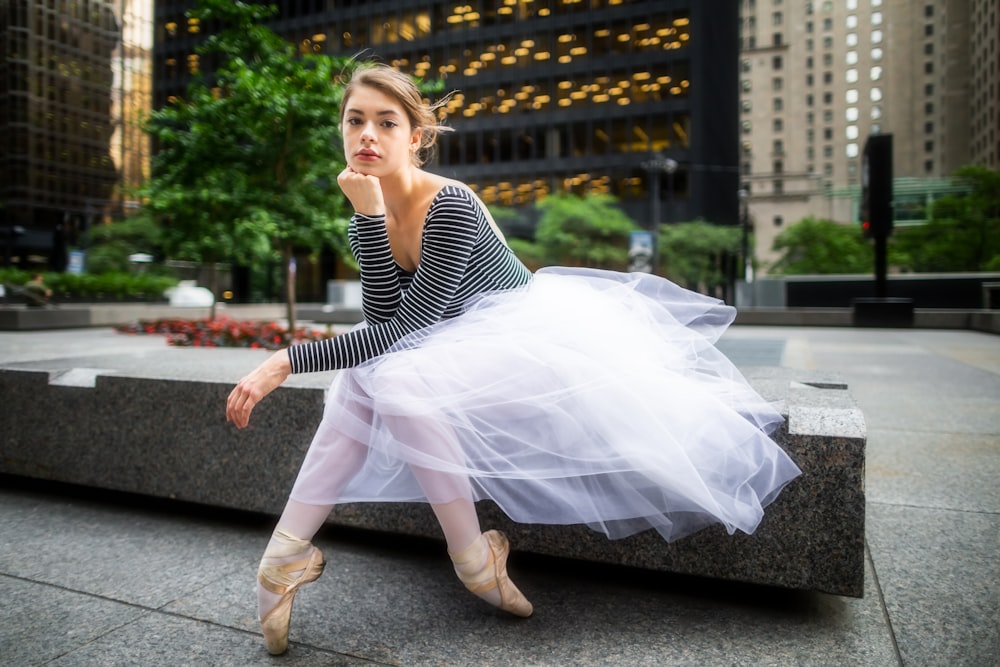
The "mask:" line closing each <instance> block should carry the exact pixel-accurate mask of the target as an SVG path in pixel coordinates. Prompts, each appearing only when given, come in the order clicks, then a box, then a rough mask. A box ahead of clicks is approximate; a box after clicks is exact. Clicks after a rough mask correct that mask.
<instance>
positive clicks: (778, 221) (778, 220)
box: [774, 215, 785, 227]
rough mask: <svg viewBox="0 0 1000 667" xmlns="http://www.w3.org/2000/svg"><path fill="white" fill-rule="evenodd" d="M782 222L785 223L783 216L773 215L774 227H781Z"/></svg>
mask: <svg viewBox="0 0 1000 667" xmlns="http://www.w3.org/2000/svg"><path fill="white" fill-rule="evenodd" d="M783 224H785V219H784V218H782V217H781V216H780V215H776V216H774V226H775V227H781V226H782V225H783Z"/></svg>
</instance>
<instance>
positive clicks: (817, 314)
mask: <svg viewBox="0 0 1000 667" xmlns="http://www.w3.org/2000/svg"><path fill="white" fill-rule="evenodd" d="M735 324H742V325H750V326H786V327H851V326H856V324H857V323H856V322H855V320H854V310H853V309H852V308H754V307H749V308H740V309H738V310H737V312H736V321H735ZM906 326H907V328H911V327H912V328H916V329H973V330H975V331H985V332H989V333H1000V310H952V309H945V308H915V309H913V320H912V322H911V323H910V324H907V325H906Z"/></svg>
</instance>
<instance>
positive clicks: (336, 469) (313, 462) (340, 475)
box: [257, 377, 372, 619]
mask: <svg viewBox="0 0 1000 667" xmlns="http://www.w3.org/2000/svg"><path fill="white" fill-rule="evenodd" d="M344 382H346V383H349V384H348V386H351V388H352V389H353V388H355V387H356V384H355V383H354V381H353V379H352V378H350V377H346V378H345V379H344ZM348 393H349V392H348ZM338 394H339V396H340V397H343V396H345V392H344V391H343V385H341V389H339V390H338ZM337 419H356V420H360V421H361V422H362V423H367V424H370V423H371V419H372V415H371V411H370V410H368V409H367V408H365V407H364V406H361V405H359V404H358V402H357V401H351V400H344V401H343V402H342V403H339V404H338V403H337V402H336V401H332V402H331V403H330V404H328V407H327V410H326V412H325V413H324V416H323V421H322V422H321V423H320V425H319V428H318V429H317V430H316V435H315V436H314V437H313V441H312V444H310V446H309V453H308V455H307V456H306V460H305V461H304V462H303V466H302V469H301V470H300V471H299V475H298V478H297V479H296V481H295V487H294V488H293V490H292V494H291V495H292V496H293V497H290V498H289V499H288V501H287V503H286V504H285V509H284V511H283V512H282V513H281V517H280V518H279V519H278V523H277V525H276V527H275V529H274V532H273V533H272V534H271V539H270V540H269V541H268V543H267V547H266V549H265V550H264V556H263V557H262V558H261V562H260V569H259V572H261V573H267V572H275V571H276V568H277V569H281V568H282V567H283V566H284V567H287V566H288V565H289V564H292V563H296V562H300V563H302V564H303V569H301V570H292V571H287V570H286V571H285V572H284V573H282V574H279V575H276V576H278V578H281V579H290V580H292V581H294V580H295V579H296V578H297V577H299V576H301V575H302V574H303V572H304V571H305V564H307V563H308V562H309V557H310V555H311V554H312V553H313V552H314V551H315V547H313V546H312V539H313V537H314V536H315V535H316V533H317V532H318V531H319V529H320V528H321V527H322V526H323V524H324V523H326V520H327V517H329V515H330V511H331V510H332V509H333V504H328V503H309V502H303V501H300V500H295V499H294V496H296V495H300V496H304V497H307V498H309V497H319V498H331V499H332V498H337V497H339V496H340V494H341V492H342V491H343V489H344V488H345V487H346V486H347V484H348V483H349V482H350V481H351V479H352V478H353V477H354V476H355V475H356V474H357V472H358V470H360V469H361V466H362V465H363V464H364V462H365V458H366V457H367V455H368V448H367V447H366V446H365V445H363V444H361V443H359V442H357V441H355V440H352V439H351V438H349V437H347V436H345V435H344V434H342V433H340V432H339V431H338V430H337V429H336V428H334V426H333V423H334V422H335V421H336V420H337ZM317 576H318V575H317ZM260 579H261V577H260V576H259V577H258V582H257V608H258V613H259V618H261V619H264V618H265V617H266V616H267V615H268V614H269V613H270V612H271V610H272V609H273V608H274V607H275V605H277V604H278V602H280V601H281V599H282V598H283V597H284V595H285V594H284V592H275V591H273V590H271V588H277V589H278V591H281V590H282V588H283V587H281V586H271V587H270V588H268V587H267V586H264V585H262V583H261V581H260Z"/></svg>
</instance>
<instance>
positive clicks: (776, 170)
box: [772, 160, 785, 174]
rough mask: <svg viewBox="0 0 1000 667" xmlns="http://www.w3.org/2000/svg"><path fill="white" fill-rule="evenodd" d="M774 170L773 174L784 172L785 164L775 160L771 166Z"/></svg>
mask: <svg viewBox="0 0 1000 667" xmlns="http://www.w3.org/2000/svg"><path fill="white" fill-rule="evenodd" d="M772 167H773V168H774V173H776V174H780V173H782V172H784V171H785V163H784V162H783V161H782V160H775V161H774V164H773V165H772Z"/></svg>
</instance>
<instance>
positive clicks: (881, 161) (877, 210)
mask: <svg viewBox="0 0 1000 667" xmlns="http://www.w3.org/2000/svg"><path fill="white" fill-rule="evenodd" d="M860 214H861V230H862V232H863V233H864V235H865V238H866V239H872V238H883V239H884V238H888V236H889V235H890V234H892V135H891V134H873V135H871V136H870V137H868V141H866V142H865V150H864V153H863V154H862V157H861V211H860Z"/></svg>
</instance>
